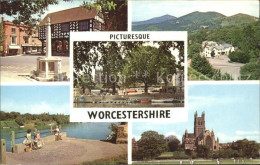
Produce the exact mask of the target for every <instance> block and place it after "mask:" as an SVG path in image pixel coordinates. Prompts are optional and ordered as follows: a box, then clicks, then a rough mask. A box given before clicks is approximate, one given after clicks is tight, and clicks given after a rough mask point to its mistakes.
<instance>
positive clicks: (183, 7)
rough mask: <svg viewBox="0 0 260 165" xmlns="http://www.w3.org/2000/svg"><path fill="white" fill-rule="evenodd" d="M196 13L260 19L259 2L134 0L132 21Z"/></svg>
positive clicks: (255, 0)
mask: <svg viewBox="0 0 260 165" xmlns="http://www.w3.org/2000/svg"><path fill="white" fill-rule="evenodd" d="M194 11H200V12H207V11H215V12H219V13H221V14H224V15H226V16H231V15H234V14H238V13H244V14H249V15H252V16H255V17H259V2H258V1H257V0H250V1H245V0H231V1H224V0H215V1H212V0H211V1H207V0H206V1H205V0H204V1H196V0H189V1H180V0H175V1H169V0H161V1H159V0H150V1H149V0H144V1H142V0H133V1H132V20H133V21H143V20H147V19H151V18H154V17H159V16H163V15H165V14H169V15H172V16H175V17H180V16H183V15H186V14H189V13H191V12H194Z"/></svg>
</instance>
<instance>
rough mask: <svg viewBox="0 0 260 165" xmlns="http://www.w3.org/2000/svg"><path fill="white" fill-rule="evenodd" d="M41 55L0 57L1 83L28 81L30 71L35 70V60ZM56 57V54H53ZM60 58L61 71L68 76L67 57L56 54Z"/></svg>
mask: <svg viewBox="0 0 260 165" xmlns="http://www.w3.org/2000/svg"><path fill="white" fill-rule="evenodd" d="M38 57H43V55H17V56H7V57H0V63H1V83H3V82H30V81H33V80H32V79H29V78H28V77H29V76H30V73H31V72H32V71H33V70H36V67H37V65H36V60H37V58H38ZM55 57H56V56H55ZM57 57H59V58H61V62H62V67H61V68H62V72H66V75H67V76H68V77H70V75H69V74H70V73H69V58H70V57H63V56H57Z"/></svg>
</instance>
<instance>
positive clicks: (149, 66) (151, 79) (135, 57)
mask: <svg viewBox="0 0 260 165" xmlns="http://www.w3.org/2000/svg"><path fill="white" fill-rule="evenodd" d="M160 53H161V52H160V51H159V49H158V48H155V47H151V46H141V47H139V48H137V49H134V50H133V51H132V52H131V57H130V58H126V61H127V63H126V64H125V66H124V70H123V73H124V75H125V77H126V83H128V84H133V83H136V82H138V83H143V84H144V90H145V93H148V87H149V86H151V85H153V84H157V83H158V82H157V79H156V78H155V77H157V73H159V71H160V64H159V63H158V61H159V55H160ZM162 56H163V55H162Z"/></svg>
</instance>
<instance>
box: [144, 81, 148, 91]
mask: <svg viewBox="0 0 260 165" xmlns="http://www.w3.org/2000/svg"><path fill="white" fill-rule="evenodd" d="M144 92H145V94H147V93H148V84H147V83H144Z"/></svg>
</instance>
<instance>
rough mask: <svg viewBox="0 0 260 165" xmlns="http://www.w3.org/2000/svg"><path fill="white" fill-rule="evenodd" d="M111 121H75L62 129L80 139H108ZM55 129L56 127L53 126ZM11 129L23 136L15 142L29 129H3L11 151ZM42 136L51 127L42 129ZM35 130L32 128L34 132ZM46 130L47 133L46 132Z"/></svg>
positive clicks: (68, 135) (8, 149)
mask: <svg viewBox="0 0 260 165" xmlns="http://www.w3.org/2000/svg"><path fill="white" fill-rule="evenodd" d="M110 124H111V123H75V124H69V125H64V126H62V128H61V129H62V131H63V132H67V137H72V138H78V139H92V140H106V137H107V136H108V135H109V134H110V130H109V129H108V127H109V125H110ZM53 129H54V128H53ZM11 131H15V136H16V137H21V138H19V139H16V140H15V144H18V143H22V142H23V140H24V137H25V135H26V131H27V129H23V128H17V129H1V131H0V135H1V136H0V137H1V139H5V141H6V150H7V151H9V152H10V151H11ZM40 131H41V137H46V136H49V135H50V133H49V132H50V128H48V129H40ZM33 132H34V130H33V129H32V133H33ZM45 132H46V133H45Z"/></svg>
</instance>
